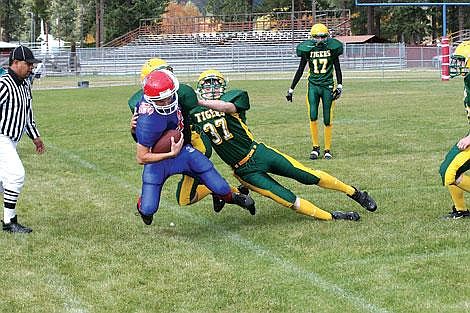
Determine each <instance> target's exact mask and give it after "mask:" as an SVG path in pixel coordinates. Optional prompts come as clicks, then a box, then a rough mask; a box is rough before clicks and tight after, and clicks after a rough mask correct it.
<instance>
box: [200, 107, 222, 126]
mask: <svg viewBox="0 0 470 313" xmlns="http://www.w3.org/2000/svg"><path fill="white" fill-rule="evenodd" d="M221 116H225V113H224V112H218V111H214V110H212V109H210V110H207V111H202V112H199V113H195V114H194V117H195V118H196V122H197V123H201V122H204V121H206V120H209V119H211V118H214V117H221Z"/></svg>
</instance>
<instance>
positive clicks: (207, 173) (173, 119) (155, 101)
mask: <svg viewBox="0 0 470 313" xmlns="http://www.w3.org/2000/svg"><path fill="white" fill-rule="evenodd" d="M178 88H179V82H178V80H177V78H176V77H175V76H174V74H173V73H172V72H170V71H168V70H156V71H153V72H151V73H150V74H149V75H147V76H146V77H145V79H144V82H143V97H142V99H141V101H140V102H139V103H138V106H137V108H136V110H137V112H138V114H139V118H138V119H137V126H136V129H135V134H136V138H137V151H136V159H137V161H138V163H140V164H143V165H144V171H143V174H142V195H141V201H140V203H139V204H138V206H137V210H138V212H139V213H140V215H141V217H142V220H143V222H144V223H145V224H146V225H150V224H151V223H152V221H153V215H154V214H155V213H156V212H157V210H158V207H159V203H160V194H161V190H162V187H163V184H164V182H165V181H166V179H167V178H168V177H169V176H172V175H175V174H182V173H184V174H186V175H189V176H192V177H196V178H198V179H200V180H201V181H202V182H203V183H204V185H206V186H207V187H208V188H209V189H210V190H211V191H212V193H214V194H215V195H217V196H218V197H220V198H221V199H223V200H224V201H225V202H226V203H233V204H237V205H239V206H241V207H243V208H245V209H247V210H248V211H250V213H251V214H252V215H254V214H255V206H254V201H253V199H251V197H250V196H247V195H244V194H241V193H236V192H232V190H231V188H230V186H229V185H228V183H227V182H226V181H225V179H224V178H222V176H221V175H220V174H219V173H218V172H217V170H216V169H215V167H214V165H213V164H212V162H211V161H210V160H209V159H208V158H207V157H206V156H204V154H202V153H201V152H199V151H198V150H196V149H194V148H193V146H191V145H190V144H187V143H186V144H185V143H184V136H181V138H180V140H179V141H178V142H175V141H174V138H172V139H171V150H170V151H169V152H163V153H154V152H152V147H153V146H154V145H155V143H156V142H157V141H158V140H159V139H160V137H161V136H162V135H163V133H164V132H165V131H166V130H169V129H176V130H179V131H183V129H184V122H183V115H182V113H181V109H180V107H179V105H178V95H177V93H176V92H177V90H178Z"/></svg>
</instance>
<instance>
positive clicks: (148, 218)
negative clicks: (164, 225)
mask: <svg viewBox="0 0 470 313" xmlns="http://www.w3.org/2000/svg"><path fill="white" fill-rule="evenodd" d="M140 201H141V197H139V200H137V213H139V215H140V217H141V218H142V221H143V222H144V224H145V225H151V224H152V222H153V215H145V214H143V213H142V212H140Z"/></svg>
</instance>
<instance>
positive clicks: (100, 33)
mask: <svg viewBox="0 0 470 313" xmlns="http://www.w3.org/2000/svg"><path fill="white" fill-rule="evenodd" d="M103 41H104V0H96V47H97V48H99V47H102V46H103Z"/></svg>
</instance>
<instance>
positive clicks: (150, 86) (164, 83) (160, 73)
mask: <svg viewBox="0 0 470 313" xmlns="http://www.w3.org/2000/svg"><path fill="white" fill-rule="evenodd" d="M142 85H143V90H144V99H145V100H146V101H147V102H149V103H151V104H153V106H154V108H155V110H156V111H157V112H158V113H160V114H162V115H169V114H171V113H173V112H175V111H176V109H177V108H178V95H177V93H176V92H177V91H178V88H179V82H178V79H177V78H176V77H175V75H174V74H173V73H172V72H170V71H168V70H157V71H153V72H151V73H150V74H148V75H147V76H146V77H145V78H144V80H143V82H142Z"/></svg>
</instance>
